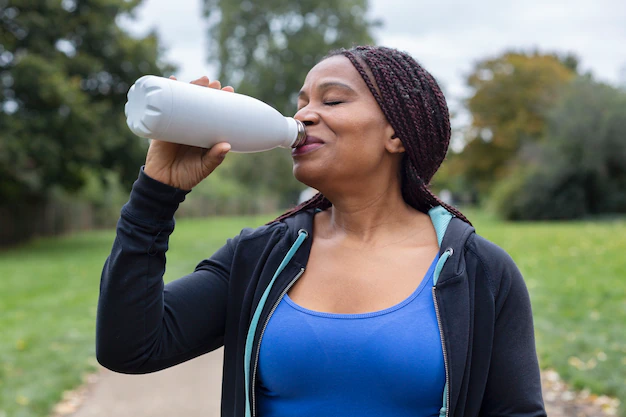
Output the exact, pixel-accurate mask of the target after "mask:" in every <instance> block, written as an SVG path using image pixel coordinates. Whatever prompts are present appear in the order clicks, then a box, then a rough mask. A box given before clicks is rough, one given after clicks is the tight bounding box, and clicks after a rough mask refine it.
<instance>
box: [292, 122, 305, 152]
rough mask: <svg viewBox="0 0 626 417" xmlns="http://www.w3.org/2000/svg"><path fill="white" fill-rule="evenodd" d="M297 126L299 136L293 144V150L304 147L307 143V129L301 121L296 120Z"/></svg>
mask: <svg viewBox="0 0 626 417" xmlns="http://www.w3.org/2000/svg"><path fill="white" fill-rule="evenodd" d="M294 120H296V119H294ZM296 126H297V127H298V136H297V137H296V140H294V141H293V143H292V144H291V147H292V148H295V147H298V146H300V145H303V144H304V142H306V129H305V127H304V123H302V122H301V121H300V120H296Z"/></svg>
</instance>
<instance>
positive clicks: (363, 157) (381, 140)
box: [292, 55, 404, 191]
mask: <svg viewBox="0 0 626 417" xmlns="http://www.w3.org/2000/svg"><path fill="white" fill-rule="evenodd" d="M294 117H295V118H296V119H298V120H300V121H302V122H303V123H304V124H305V125H306V131H307V136H308V140H307V143H306V144H305V145H304V146H301V147H298V148H295V149H294V150H293V151H292V156H293V162H294V166H293V171H294V175H295V177H296V178H297V179H298V180H299V181H301V182H303V183H305V184H307V185H310V186H312V187H314V188H318V189H321V190H322V191H324V189H325V188H326V189H328V187H329V186H330V187H333V188H337V187H339V188H341V187H343V186H346V187H351V186H362V184H363V181H368V180H370V179H371V178H372V176H380V175H381V174H383V175H391V172H385V171H390V170H392V169H395V170H396V172H397V169H398V168H397V164H398V163H399V160H400V153H401V152H403V151H404V149H403V148H402V145H401V143H400V140H399V139H397V138H396V139H392V138H391V137H392V136H393V134H394V131H393V128H392V127H391V125H390V124H389V123H388V122H387V119H386V118H385V116H384V114H383V112H382V111H381V109H380V107H379V106H378V103H377V102H376V99H374V96H373V95H372V93H371V92H370V90H369V88H368V87H367V85H366V84H365V82H364V81H363V78H361V75H360V74H359V73H358V72H357V70H356V68H355V67H354V66H353V65H352V63H351V62H350V60H349V59H348V58H346V57H344V56H343V55H338V56H333V57H330V58H327V59H325V60H323V61H322V62H320V63H319V64H317V65H316V66H315V67H313V69H311V71H310V72H309V74H308V75H307V77H306V79H305V81H304V85H303V86H302V90H301V91H300V94H299V97H298V111H297V112H296V115H295V116H294Z"/></svg>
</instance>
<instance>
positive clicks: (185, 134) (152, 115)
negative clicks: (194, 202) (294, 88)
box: [125, 75, 306, 152]
mask: <svg viewBox="0 0 626 417" xmlns="http://www.w3.org/2000/svg"><path fill="white" fill-rule="evenodd" d="M125 113H126V123H127V124H128V127H130V130H132V131H133V133H135V134H136V135H138V136H142V137H145V138H150V139H159V140H163V141H166V142H174V143H181V144H184V145H192V146H199V147H202V148H210V147H211V146H213V145H215V144H216V143H219V142H228V143H230V145H231V149H232V151H233V152H260V151H267V150H269V149H273V148H276V147H283V148H292V147H296V146H299V145H300V144H302V143H304V141H305V140H306V133H305V129H304V124H303V123H302V122H300V121H299V120H295V119H293V118H291V117H284V116H283V115H282V114H280V113H279V112H278V111H277V110H276V109H274V108H272V107H271V106H269V105H268V104H266V103H264V102H262V101H260V100H257V99H255V98H252V97H249V96H245V95H243V94H237V93H230V92H226V91H221V90H217V89H213V88H207V87H201V86H198V85H194V84H189V83H184V82H181V81H175V80H171V79H169V78H163V77H157V76H154V75H146V76H143V77H141V78H139V79H138V80H137V81H136V82H135V84H134V85H133V86H132V87H131V88H130V90H129V91H128V102H127V103H126V107H125Z"/></svg>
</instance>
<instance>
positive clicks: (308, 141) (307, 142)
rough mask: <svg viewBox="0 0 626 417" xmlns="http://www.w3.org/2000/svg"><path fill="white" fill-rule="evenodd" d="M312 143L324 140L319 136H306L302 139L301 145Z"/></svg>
mask: <svg viewBox="0 0 626 417" xmlns="http://www.w3.org/2000/svg"><path fill="white" fill-rule="evenodd" d="M314 143H324V141H323V140H321V139H320V138H317V137H315V136H307V137H306V140H305V141H304V143H303V144H302V145H301V146H306V145H312V144H314Z"/></svg>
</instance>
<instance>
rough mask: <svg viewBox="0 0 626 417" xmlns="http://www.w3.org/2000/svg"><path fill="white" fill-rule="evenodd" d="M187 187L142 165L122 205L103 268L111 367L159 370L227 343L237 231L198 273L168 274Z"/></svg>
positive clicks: (99, 342) (100, 355) (102, 322)
mask: <svg viewBox="0 0 626 417" xmlns="http://www.w3.org/2000/svg"><path fill="white" fill-rule="evenodd" d="M186 194H187V192H186V191H183V190H179V189H177V188H173V187H170V186H168V185H166V184H162V183H160V182H158V181H156V180H154V179H152V178H150V177H148V176H147V175H146V174H144V172H143V169H142V170H141V171H140V173H139V178H138V179H137V181H136V182H135V184H134V185H133V189H132V191H131V194H130V199H129V201H128V203H127V204H126V205H125V206H124V207H123V208H122V212H121V217H120V219H119V221H118V224H117V234H116V237H115V241H114V243H113V248H112V250H111V254H110V256H109V257H108V259H107V260H106V262H105V265H104V268H103V271H102V277H101V282H100V297H99V300H98V311H97V323H96V356H97V359H98V361H99V362H100V363H101V364H102V365H103V366H104V367H106V368H108V369H111V370H113V371H117V372H123V373H132V374H136V373H148V372H154V371H158V370H161V369H164V368H167V367H170V366H173V365H176V364H178V363H181V362H184V361H186V360H189V359H192V358H194V357H196V356H199V355H202V354H204V353H206V352H209V351H211V350H214V349H216V348H218V347H220V346H221V345H222V344H223V338H224V326H225V320H226V318H225V317H226V301H227V295H228V282H229V276H230V269H231V264H232V258H233V248H234V246H235V245H236V241H237V238H235V239H232V240H229V241H228V243H227V244H226V245H225V246H224V247H222V248H221V249H219V250H218V251H217V252H216V253H215V254H214V255H213V256H212V257H211V258H210V259H207V260H205V261H203V262H202V263H200V264H199V265H198V266H197V268H196V269H195V271H194V272H193V273H191V274H189V275H187V276H185V277H182V278H180V279H178V280H176V281H173V282H171V283H169V284H167V285H164V282H163V275H164V273H165V253H166V251H167V249H168V241H169V236H170V234H171V233H172V232H173V230H174V212H175V211H176V209H177V208H178V205H179V204H180V203H181V202H182V201H183V200H184V199H185V195H186Z"/></svg>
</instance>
